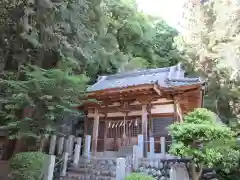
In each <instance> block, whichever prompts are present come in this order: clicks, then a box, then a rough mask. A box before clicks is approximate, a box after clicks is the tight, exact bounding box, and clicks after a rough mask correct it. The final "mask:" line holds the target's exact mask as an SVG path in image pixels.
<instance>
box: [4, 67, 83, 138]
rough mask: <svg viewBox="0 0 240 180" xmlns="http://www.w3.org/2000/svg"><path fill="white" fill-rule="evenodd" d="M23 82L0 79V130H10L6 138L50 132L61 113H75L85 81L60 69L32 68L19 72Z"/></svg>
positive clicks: (5, 78)
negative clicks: (0, 90) (27, 111)
mask: <svg viewBox="0 0 240 180" xmlns="http://www.w3.org/2000/svg"><path fill="white" fill-rule="evenodd" d="M22 73H23V76H24V80H17V79H15V78H14V77H13V78H12V79H9V78H10V77H9V76H7V77H3V78H2V79H1V87H5V88H4V89H2V90H3V91H4V92H5V93H4V97H2V101H1V103H2V111H1V118H2V119H5V122H4V123H3V124H2V125H3V126H2V128H6V129H8V130H10V131H11V132H12V133H11V136H10V138H19V137H26V136H27V137H29V136H30V137H35V138H37V137H39V136H40V135H41V134H45V133H50V132H52V131H54V130H55V129H54V127H55V125H56V123H57V121H58V120H60V117H61V116H62V115H63V114H73V113H75V114H78V111H77V109H76V107H77V106H79V105H80V104H81V103H82V99H83V98H84V90H85V87H86V82H87V78H86V76H84V75H79V76H77V75H75V76H73V75H70V74H69V73H68V72H66V71H63V70H60V69H50V70H44V69H40V68H38V67H35V66H31V67H29V68H25V69H24V70H23V72H22ZM26 107H27V108H28V110H29V111H30V112H31V113H30V114H31V115H30V116H27V117H24V118H23V113H22V110H23V109H24V108H26Z"/></svg>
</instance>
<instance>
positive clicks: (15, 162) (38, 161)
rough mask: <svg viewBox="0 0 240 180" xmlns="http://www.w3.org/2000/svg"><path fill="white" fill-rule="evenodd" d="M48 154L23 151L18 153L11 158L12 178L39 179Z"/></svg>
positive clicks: (19, 179) (22, 179)
mask: <svg viewBox="0 0 240 180" xmlns="http://www.w3.org/2000/svg"><path fill="white" fill-rule="evenodd" d="M45 157H46V154H43V153H41V152H23V153H18V154H16V155H14V156H13V157H12V159H11V160H10V168H11V173H10V177H11V179H12V180H39V179H40V178H39V177H40V176H41V174H42V169H43V163H44V158H45Z"/></svg>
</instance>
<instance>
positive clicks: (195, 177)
mask: <svg viewBox="0 0 240 180" xmlns="http://www.w3.org/2000/svg"><path fill="white" fill-rule="evenodd" d="M190 168H191V175H192V180H200V177H201V175H202V169H203V166H202V165H201V164H200V165H199V166H198V168H197V167H196V164H195V163H194V162H191V167H190Z"/></svg>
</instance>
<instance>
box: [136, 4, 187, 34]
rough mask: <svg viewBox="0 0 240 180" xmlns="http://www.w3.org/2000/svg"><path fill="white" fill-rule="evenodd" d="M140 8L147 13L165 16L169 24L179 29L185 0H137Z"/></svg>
mask: <svg viewBox="0 0 240 180" xmlns="http://www.w3.org/2000/svg"><path fill="white" fill-rule="evenodd" d="M136 1H137V3H138V6H139V9H140V10H142V11H144V12H145V13H148V14H151V15H154V16H160V17H162V18H164V19H165V20H166V21H167V22H168V23H169V25H171V26H173V27H175V28H177V29H179V28H180V27H179V25H178V22H179V20H180V19H181V17H182V7H183V4H184V1H185V0H136Z"/></svg>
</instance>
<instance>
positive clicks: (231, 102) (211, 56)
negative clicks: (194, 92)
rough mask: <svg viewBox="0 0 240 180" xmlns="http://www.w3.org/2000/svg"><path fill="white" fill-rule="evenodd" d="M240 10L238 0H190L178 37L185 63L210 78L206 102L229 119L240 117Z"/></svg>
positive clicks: (207, 106)
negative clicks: (196, 0)
mask: <svg viewBox="0 0 240 180" xmlns="http://www.w3.org/2000/svg"><path fill="white" fill-rule="evenodd" d="M239 10H240V7H239V5H238V3H237V1H235V0H233V1H231V2H229V1H228V0H223V1H218V0H208V1H206V2H203V3H196V2H194V1H191V0H189V1H187V2H186V4H185V9H184V13H185V14H184V17H185V18H184V19H183V20H182V22H181V23H182V26H183V27H184V28H186V31H187V32H186V33H183V34H181V35H180V36H179V37H178V39H177V44H178V47H179V49H181V50H182V51H183V52H184V53H185V55H186V56H185V58H184V59H185V61H186V64H189V66H190V67H191V70H193V71H198V72H199V73H200V74H201V75H202V76H203V77H206V79H207V81H208V91H207V95H206V96H205V100H204V102H205V103H204V106H205V107H206V108H208V109H211V110H212V111H214V112H216V113H217V114H218V115H219V116H220V118H221V119H222V120H223V121H224V122H226V123H228V122H229V121H231V119H232V118H234V119H235V118H239V97H240V96H239V84H240V78H239V72H240V71H239V67H240V63H239V45H238V44H239V43H238V42H239V23H240V21H239V13H238V12H239Z"/></svg>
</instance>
